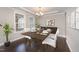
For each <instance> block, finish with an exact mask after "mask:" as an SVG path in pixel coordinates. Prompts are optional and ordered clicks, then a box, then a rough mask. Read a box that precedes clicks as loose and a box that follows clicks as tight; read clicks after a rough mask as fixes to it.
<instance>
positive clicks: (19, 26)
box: [15, 14, 24, 31]
mask: <svg viewBox="0 0 79 59" xmlns="http://www.w3.org/2000/svg"><path fill="white" fill-rule="evenodd" d="M15 17H16V31H22V30H24V16H23V15H20V14H16V15H15Z"/></svg>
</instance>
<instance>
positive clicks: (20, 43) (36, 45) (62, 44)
mask: <svg viewBox="0 0 79 59" xmlns="http://www.w3.org/2000/svg"><path fill="white" fill-rule="evenodd" d="M29 42H31V44H29ZM0 52H70V50H69V48H68V45H67V43H66V38H63V37H58V38H57V42H56V48H53V47H51V46H49V45H41V44H40V42H37V41H28V39H25V38H23V39H20V40H17V41H15V42H12V43H11V44H10V46H9V47H5V46H1V47H0Z"/></svg>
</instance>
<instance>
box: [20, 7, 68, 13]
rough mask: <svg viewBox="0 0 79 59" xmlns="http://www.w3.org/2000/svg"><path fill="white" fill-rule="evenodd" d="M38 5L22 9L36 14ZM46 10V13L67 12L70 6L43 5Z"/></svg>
mask: <svg viewBox="0 0 79 59" xmlns="http://www.w3.org/2000/svg"><path fill="white" fill-rule="evenodd" d="M37 8H38V7H21V9H23V10H25V11H28V12H30V13H32V14H35V11H36V9H37ZM41 8H43V10H44V14H49V13H62V12H65V10H66V9H67V8H70V7H41Z"/></svg>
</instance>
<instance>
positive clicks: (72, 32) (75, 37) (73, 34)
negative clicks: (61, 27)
mask: <svg viewBox="0 0 79 59" xmlns="http://www.w3.org/2000/svg"><path fill="white" fill-rule="evenodd" d="M74 10H75V8H69V9H68V10H67V14H66V25H67V26H66V32H67V33H66V34H67V43H68V46H69V48H70V50H71V51H73V52H77V51H78V52H79V47H78V45H79V30H77V29H73V28H71V21H72V19H71V12H72V11H74Z"/></svg>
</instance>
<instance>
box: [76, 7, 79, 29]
mask: <svg viewBox="0 0 79 59" xmlns="http://www.w3.org/2000/svg"><path fill="white" fill-rule="evenodd" d="M76 29H79V8H77V9H76Z"/></svg>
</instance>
